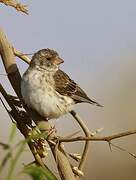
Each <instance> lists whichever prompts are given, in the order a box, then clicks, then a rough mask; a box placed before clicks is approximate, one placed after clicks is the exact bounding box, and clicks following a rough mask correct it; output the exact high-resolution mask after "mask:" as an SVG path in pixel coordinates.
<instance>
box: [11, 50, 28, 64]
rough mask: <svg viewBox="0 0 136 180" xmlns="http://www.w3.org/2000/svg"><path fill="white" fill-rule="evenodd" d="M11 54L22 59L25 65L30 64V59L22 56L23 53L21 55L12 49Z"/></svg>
mask: <svg viewBox="0 0 136 180" xmlns="http://www.w3.org/2000/svg"><path fill="white" fill-rule="evenodd" d="M13 52H14V54H15V56H17V57H19V58H20V59H22V60H23V61H24V62H26V63H27V64H29V63H30V61H31V60H30V58H29V57H28V56H26V55H24V54H23V53H21V52H20V51H18V50H16V49H15V48H13Z"/></svg>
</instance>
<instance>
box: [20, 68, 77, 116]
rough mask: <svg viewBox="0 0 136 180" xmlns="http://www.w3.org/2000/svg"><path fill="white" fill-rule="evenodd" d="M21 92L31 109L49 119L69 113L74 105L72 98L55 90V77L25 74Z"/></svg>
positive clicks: (34, 73) (35, 73)
mask: <svg viewBox="0 0 136 180" xmlns="http://www.w3.org/2000/svg"><path fill="white" fill-rule="evenodd" d="M21 92H22V96H23V98H24V100H25V103H26V104H27V105H28V106H29V107H31V108H32V109H34V110H36V111H37V112H38V113H39V114H40V115H41V116H44V117H48V118H49V119H51V118H58V117H59V116H61V115H63V114H65V113H67V112H69V111H70V110H71V109H72V104H73V103H74V102H73V100H72V99H71V98H69V97H66V96H62V95H60V94H59V93H58V92H57V91H56V90H55V87H54V81H53V77H51V76H50V75H48V74H42V73H40V72H37V71H36V72H35V71H34V72H28V73H25V74H24V76H23V78H22V82H21Z"/></svg>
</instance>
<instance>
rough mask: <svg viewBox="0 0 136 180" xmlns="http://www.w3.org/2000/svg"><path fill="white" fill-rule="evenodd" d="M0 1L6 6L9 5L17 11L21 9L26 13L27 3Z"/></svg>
mask: <svg viewBox="0 0 136 180" xmlns="http://www.w3.org/2000/svg"><path fill="white" fill-rule="evenodd" d="M0 3H3V4H5V5H6V6H11V7H13V8H15V9H16V10H17V11H21V12H23V13H25V14H27V15H28V9H27V5H23V4H21V3H17V2H16V1H15V0H0Z"/></svg>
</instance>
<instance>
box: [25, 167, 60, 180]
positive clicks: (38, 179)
mask: <svg viewBox="0 0 136 180" xmlns="http://www.w3.org/2000/svg"><path fill="white" fill-rule="evenodd" d="M23 173H25V174H28V175H29V176H31V177H32V179H33V180H45V179H46V180H57V178H56V177H55V176H54V175H53V174H52V173H51V172H50V171H49V170H48V169H47V168H46V169H43V168H42V167H40V166H34V165H30V166H26V167H25V169H24V171H23Z"/></svg>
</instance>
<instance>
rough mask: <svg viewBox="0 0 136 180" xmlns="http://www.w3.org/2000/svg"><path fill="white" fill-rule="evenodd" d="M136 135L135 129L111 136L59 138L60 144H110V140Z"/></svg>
mask: <svg viewBox="0 0 136 180" xmlns="http://www.w3.org/2000/svg"><path fill="white" fill-rule="evenodd" d="M133 134H136V129H134V130H130V131H125V132H122V133H118V134H114V135H111V136H103V137H83V136H78V137H74V138H59V141H60V142H75V141H106V142H110V141H111V140H114V139H118V138H121V137H126V136H129V135H133Z"/></svg>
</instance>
